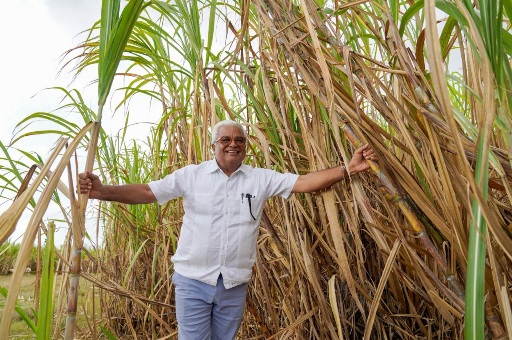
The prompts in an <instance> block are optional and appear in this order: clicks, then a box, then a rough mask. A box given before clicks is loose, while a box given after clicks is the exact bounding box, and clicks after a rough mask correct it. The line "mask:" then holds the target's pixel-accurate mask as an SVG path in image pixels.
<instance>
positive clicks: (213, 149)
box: [212, 144, 215, 152]
mask: <svg viewBox="0 0 512 340" xmlns="http://www.w3.org/2000/svg"><path fill="white" fill-rule="evenodd" d="M212 151H213V152H215V144H212Z"/></svg>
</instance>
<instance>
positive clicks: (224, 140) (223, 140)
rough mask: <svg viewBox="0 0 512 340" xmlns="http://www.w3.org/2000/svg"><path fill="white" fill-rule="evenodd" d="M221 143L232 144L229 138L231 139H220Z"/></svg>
mask: <svg viewBox="0 0 512 340" xmlns="http://www.w3.org/2000/svg"><path fill="white" fill-rule="evenodd" d="M220 141H221V142H222V143H229V142H231V138H229V137H222V138H221V139H220Z"/></svg>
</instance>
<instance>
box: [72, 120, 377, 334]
mask: <svg viewBox="0 0 512 340" xmlns="http://www.w3.org/2000/svg"><path fill="white" fill-rule="evenodd" d="M211 137H212V149H213V151H214V155H215V159H213V160H211V161H206V162H202V163H201V164H198V165H189V166H186V167H183V168H181V169H178V170H176V171H175V172H173V173H171V174H169V175H167V176H166V177H165V178H163V179H161V180H158V181H153V182H150V183H148V184H127V185H103V184H102V183H101V181H100V180H99V177H98V176H96V175H94V174H92V173H90V172H85V173H82V174H80V175H79V184H80V191H81V193H87V192H88V193H89V198H91V199H99V200H105V201H116V202H120V203H127V204H146V203H154V202H158V203H159V204H163V203H165V202H167V201H169V200H171V199H174V198H177V197H184V201H183V206H184V210H185V215H184V216H183V224H182V226H181V231H180V237H179V240H178V247H177V250H176V254H174V256H172V258H171V261H172V262H173V264H174V274H173V277H172V281H173V284H174V285H175V292H176V317H177V320H178V338H179V339H180V340H231V339H234V338H235V335H236V333H237V331H238V328H239V327H240V324H241V322H242V318H243V312H244V308H245V295H246V288H247V282H248V281H249V280H250V278H251V272H252V267H253V265H254V263H255V260H256V242H257V238H258V225H259V222H260V219H261V215H262V212H263V207H264V204H265V201H266V200H267V199H268V198H270V197H273V196H281V197H284V198H288V197H290V195H291V193H294V192H313V191H317V190H321V189H325V188H327V187H329V186H331V185H332V184H334V183H336V182H338V181H340V180H342V179H344V178H346V177H348V173H350V174H351V175H354V174H356V173H358V172H361V171H365V170H367V169H369V165H368V163H367V162H366V160H372V161H377V157H376V155H375V152H374V151H373V150H372V149H371V148H369V147H368V145H365V146H362V147H360V148H358V149H357V150H356V151H355V152H354V155H353V157H352V159H351V160H350V162H349V163H348V166H347V167H346V168H345V167H343V166H338V167H334V168H330V169H325V170H320V171H316V172H311V173H309V174H306V175H300V176H299V175H296V174H291V173H284V174H283V173H279V172H276V171H273V170H270V169H262V168H253V167H251V166H248V165H245V164H243V161H244V159H245V156H246V147H247V135H246V133H245V130H244V128H243V126H242V125H241V124H239V123H237V122H234V121H231V120H225V121H221V122H220V123H218V124H217V125H215V126H214V127H213V129H212V133H211Z"/></svg>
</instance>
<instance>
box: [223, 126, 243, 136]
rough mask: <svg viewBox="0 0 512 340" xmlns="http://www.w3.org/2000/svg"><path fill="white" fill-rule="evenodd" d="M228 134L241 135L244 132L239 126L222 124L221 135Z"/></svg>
mask: <svg viewBox="0 0 512 340" xmlns="http://www.w3.org/2000/svg"><path fill="white" fill-rule="evenodd" d="M226 135H228V136H229V135H240V136H243V135H244V133H243V131H242V130H240V128H238V126H234V125H233V126H221V127H220V129H219V136H226Z"/></svg>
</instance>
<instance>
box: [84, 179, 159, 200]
mask: <svg viewBox="0 0 512 340" xmlns="http://www.w3.org/2000/svg"><path fill="white" fill-rule="evenodd" d="M78 178H79V181H78V182H79V187H80V192H81V193H82V194H86V193H89V198H91V199H92V198H94V199H98V200H102V201H113V202H119V203H126V204H147V203H154V202H156V201H157V200H156V197H155V195H154V194H153V192H152V191H151V189H150V188H149V185H148V184H124V185H104V184H103V183H101V181H100V179H99V177H98V176H96V175H95V174H93V173H92V172H90V171H86V172H83V173H81V174H80V175H78Z"/></svg>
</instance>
